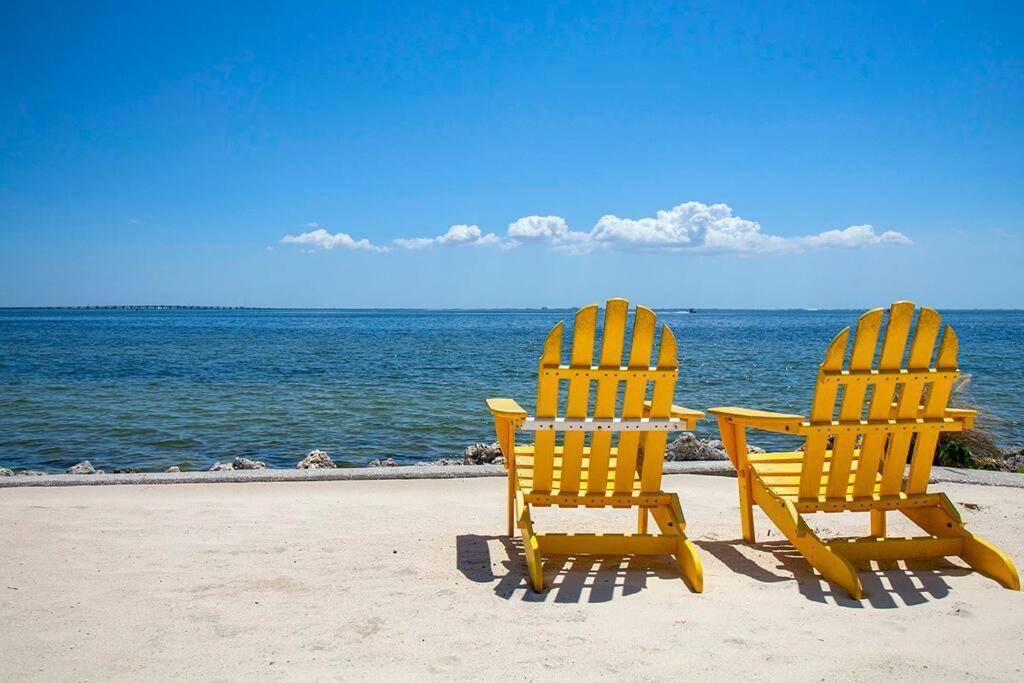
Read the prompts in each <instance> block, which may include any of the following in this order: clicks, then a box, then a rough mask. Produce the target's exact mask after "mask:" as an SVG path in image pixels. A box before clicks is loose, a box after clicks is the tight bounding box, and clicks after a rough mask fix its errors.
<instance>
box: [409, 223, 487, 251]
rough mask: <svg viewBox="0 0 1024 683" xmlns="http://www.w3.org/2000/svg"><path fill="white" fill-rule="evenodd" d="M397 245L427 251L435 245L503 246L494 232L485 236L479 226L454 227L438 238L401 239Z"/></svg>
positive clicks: (461, 225) (460, 225) (462, 225)
mask: <svg viewBox="0 0 1024 683" xmlns="http://www.w3.org/2000/svg"><path fill="white" fill-rule="evenodd" d="M395 244H397V245H398V246H400V247H403V248H405V249H426V248H427V247H432V246H434V245H435V244H437V245H442V246H459V245H471V246H474V247H488V246H501V245H502V239H501V238H500V237H498V236H497V235H495V234H494V233H493V232H489V233H487V234H484V232H483V231H482V230H481V229H480V226H477V225H464V224H459V225H453V226H451V227H450V228H448V232H446V233H445V234H443V235H438V236H437V237H411V238H399V239H396V240H395Z"/></svg>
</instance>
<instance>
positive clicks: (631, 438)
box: [615, 306, 655, 491]
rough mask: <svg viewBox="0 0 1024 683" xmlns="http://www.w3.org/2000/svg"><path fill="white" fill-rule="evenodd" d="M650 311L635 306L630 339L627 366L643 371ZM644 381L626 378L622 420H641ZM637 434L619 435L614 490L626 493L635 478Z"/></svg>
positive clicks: (651, 330) (651, 318) (647, 361)
mask: <svg viewBox="0 0 1024 683" xmlns="http://www.w3.org/2000/svg"><path fill="white" fill-rule="evenodd" d="M654 320H655V317H654V312H653V311H652V310H651V309H649V308H645V307H644V306H637V307H636V313H634V314H633V338H632V340H631V341H630V348H629V367H631V368H637V369H643V368H646V367H648V366H649V365H650V364H651V351H652V349H651V346H652V344H653V341H654ZM646 392H647V380H646V379H642V378H639V377H630V378H629V379H627V380H626V388H625V392H624V395H623V399H622V417H624V418H635V417H642V416H643V410H644V398H645V396H644V395H645V394H646ZM639 445H640V435H639V434H637V433H632V432H626V433H623V434H621V435H620V436H619V451H618V452H619V457H618V462H617V463H616V465H615V490H616V491H629V490H630V489H631V488H632V486H633V478H634V477H635V476H636V458H637V451H638V448H639Z"/></svg>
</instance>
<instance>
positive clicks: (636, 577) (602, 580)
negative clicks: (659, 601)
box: [455, 534, 688, 603]
mask: <svg viewBox="0 0 1024 683" xmlns="http://www.w3.org/2000/svg"><path fill="white" fill-rule="evenodd" d="M490 541H498V542H499V543H500V544H501V548H502V551H503V552H501V553H500V555H501V556H500V557H496V558H495V557H492V556H491V550H490V545H489V542H490ZM455 547H456V565H457V567H458V569H459V571H460V572H462V574H463V575H464V576H465V577H466V578H468V579H469V580H471V581H474V582H476V583H493V584H494V594H495V595H497V596H498V597H500V598H504V599H505V600H513V599H517V598H518V599H519V600H522V601H523V602H548V601H552V602H556V603H580V602H591V603H595V602H607V601H609V600H612V599H613V598H617V597H625V596H629V595H634V594H636V593H639V592H640V591H642V590H643V589H644V588H646V587H647V580H648V579H650V578H656V579H659V580H668V581H678V582H680V586H679V588H680V590H682V591H684V592H688V591H687V589H686V586H685V584H683V583H682V582H681V579H680V575H679V569H678V568H677V567H676V565H675V562H673V561H672V559H671V558H670V557H667V556H666V557H665V558H660V557H638V556H628V557H621V556H604V555H580V556H568V557H566V556H550V557H546V558H545V560H544V585H545V589H544V591H543V592H541V593H537V592H534V590H533V589H532V588H531V586H530V576H529V574H528V573H527V569H526V558H525V557H524V556H523V542H522V538H519V537H517V538H514V539H510V538H509V537H508V536H480V535H477V534H464V535H460V536H458V537H456V542H455Z"/></svg>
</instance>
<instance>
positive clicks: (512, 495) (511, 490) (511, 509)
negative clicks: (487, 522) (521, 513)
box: [508, 472, 516, 538]
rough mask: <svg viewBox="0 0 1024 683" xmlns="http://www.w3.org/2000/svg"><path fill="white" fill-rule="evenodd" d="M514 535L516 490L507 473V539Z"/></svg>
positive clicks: (510, 475)
mask: <svg viewBox="0 0 1024 683" xmlns="http://www.w3.org/2000/svg"><path fill="white" fill-rule="evenodd" d="M515 535H516V488H515V481H514V479H513V477H512V473H511V472H509V473H508V537H509V538H514V537H515Z"/></svg>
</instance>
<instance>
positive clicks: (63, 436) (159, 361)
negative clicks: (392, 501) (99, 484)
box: [0, 309, 1024, 471]
mask: <svg viewBox="0 0 1024 683" xmlns="http://www.w3.org/2000/svg"><path fill="white" fill-rule="evenodd" d="M942 313H943V315H944V318H945V320H946V321H947V322H949V323H951V324H953V326H954V327H955V328H956V330H957V332H958V334H959V337H960V342H961V355H960V365H961V369H962V371H963V372H964V373H965V374H969V375H971V380H970V383H969V385H968V388H967V392H966V396H967V397H968V398H969V399H970V400H972V401H973V402H974V403H976V404H977V406H978V407H979V408H980V409H981V410H982V414H983V416H984V417H985V418H986V419H987V422H988V424H989V425H990V426H991V427H992V428H993V429H995V431H996V433H997V435H998V437H999V439H1000V440H1001V442H1002V443H1003V445H1006V446H1011V445H1018V444H1020V443H1021V442H1022V441H1024V428H1022V425H1024V370H1022V366H1021V361H1020V356H1021V350H1022V348H1024V344H1022V339H1024V312H1021V311H943V312H942ZM658 314H659V318H660V320H662V321H663V322H666V323H668V324H669V326H670V327H672V329H673V330H674V332H675V333H676V336H677V338H678V340H679V355H680V361H681V379H680V383H679V386H678V389H677V393H676V402H677V403H681V404H683V405H686V406H689V407H693V408H706V407H708V406H715V405H742V406H748V407H759V408H765V409H774V410H782V411H790V412H800V413H806V411H807V408H808V405H809V401H810V394H811V389H812V385H813V381H814V377H815V372H816V368H817V364H818V363H819V362H820V360H821V357H822V354H823V353H824V350H825V347H826V345H827V344H828V342H829V341H830V340H831V338H832V337H833V335H834V334H835V333H836V332H838V331H839V330H840V329H842V328H843V327H844V326H846V325H850V324H852V323H854V321H855V320H856V318H857V315H858V314H859V312H857V311H795V310H794V311H741V310H701V311H698V312H696V313H692V314H691V313H688V312H686V311H685V310H664V311H658ZM571 317H572V311H567V310H566V311H562V310H553V309H552V310H547V309H544V310H496V311H462V310H458V311H452V310H447V311H446V310H439V311H426V310H142V311H138V310H77V309H7V310H0V392H2V395H0V466H3V467H8V468H12V469H21V468H32V469H41V470H48V471H62V470H64V469H65V468H67V467H68V466H70V465H72V464H74V463H76V462H79V461H81V460H84V459H89V460H91V461H92V463H93V464H94V465H95V466H96V467H97V468H103V469H106V470H108V471H109V470H110V469H112V468H114V467H137V468H142V469H146V470H163V469H166V468H167V467H168V466H170V465H179V466H181V467H182V468H183V469H207V468H208V467H209V466H210V465H211V464H212V463H213V462H214V461H217V460H220V461H226V460H231V459H232V458H234V457H236V456H243V457H247V458H254V459H258V460H263V461H265V462H266V463H267V464H268V465H269V466H273V467H294V466H295V463H296V462H297V461H298V460H300V459H301V458H302V457H303V456H304V455H305V454H306V453H307V452H308V451H310V450H312V449H314V448H320V449H324V450H326V451H328V452H329V453H330V455H331V456H332V458H334V459H335V460H336V461H337V462H339V464H341V465H353V466H357V465H365V464H366V463H367V462H368V461H370V460H372V459H374V458H383V457H393V458H394V459H395V460H396V461H398V462H400V463H414V462H421V461H425V460H434V459H437V458H442V457H453V456H457V455H459V454H460V453H461V451H462V449H463V448H464V447H465V446H466V445H468V444H471V443H474V442H480V441H488V442H489V441H493V440H494V434H493V427H492V424H491V420H490V417H489V415H488V413H487V410H486V407H485V405H484V399H485V398H487V397H489V396H511V397H514V398H516V399H517V400H519V402H520V403H521V404H522V405H523V406H524V407H526V408H527V409H528V410H532V407H533V403H534V397H535V373H536V362H537V357H538V355H539V352H540V347H541V344H542V342H543V341H544V338H545V336H546V334H547V332H548V330H549V329H550V328H551V326H552V325H554V324H555V323H556V322H557V321H559V320H562V319H566V320H567V321H569V320H571ZM699 432H700V433H702V434H704V435H708V436H715V435H716V430H715V424H714V421H713V420H707V421H706V422H705V423H704V425H703V426H702V427H701V429H700V430H699ZM752 442H754V443H762V445H765V444H766V445H769V446H772V445H774V442H773V441H772V439H771V437H768V438H767V439H766V438H760V439H752Z"/></svg>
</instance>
